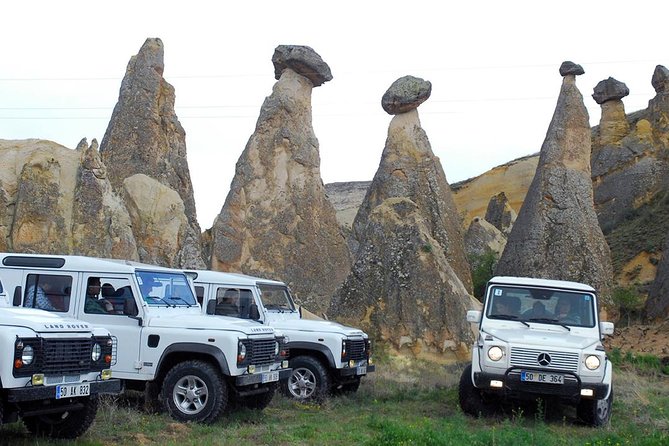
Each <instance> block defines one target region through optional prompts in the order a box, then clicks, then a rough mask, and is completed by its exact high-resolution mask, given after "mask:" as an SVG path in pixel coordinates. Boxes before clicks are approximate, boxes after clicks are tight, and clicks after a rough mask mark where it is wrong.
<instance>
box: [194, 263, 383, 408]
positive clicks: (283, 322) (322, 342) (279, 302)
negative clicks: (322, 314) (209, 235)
mask: <svg viewBox="0 0 669 446" xmlns="http://www.w3.org/2000/svg"><path fill="white" fill-rule="evenodd" d="M189 274H191V275H192V276H193V277H194V282H195V292H196V294H197V296H198V299H202V307H203V309H204V311H206V312H207V313H208V314H218V315H227V316H233V317H238V318H242V319H251V320H255V321H259V322H260V323H261V324H263V325H260V324H259V325H260V326H268V327H274V328H276V329H279V330H281V331H282V332H283V333H284V334H285V335H286V337H287V338H288V346H289V356H290V367H291V368H292V373H291V375H290V378H289V379H288V380H287V381H285V382H284V383H283V384H282V388H283V391H284V393H285V394H286V395H288V396H289V397H292V398H294V399H297V400H310V399H313V400H320V399H322V398H323V397H325V396H326V395H328V394H329V393H330V392H332V391H335V392H336V391H343V392H347V391H348V392H355V391H357V390H358V387H359V386H360V380H361V378H362V377H363V376H365V375H367V374H368V373H370V372H373V371H374V370H375V365H374V364H373V359H372V344H371V341H370V340H369V337H368V336H367V334H366V333H364V332H363V331H362V330H360V329H357V328H352V327H347V326H344V325H341V324H339V323H336V322H331V321H326V320H322V319H320V320H313V319H306V318H304V317H302V314H301V313H302V311H301V308H298V307H297V306H296V305H295V302H293V298H292V296H291V294H290V290H289V289H288V287H287V286H286V284H285V283H283V282H278V281H272V280H266V279H261V278H258V277H252V276H246V275H242V274H232V273H224V272H219V271H192V272H189Z"/></svg>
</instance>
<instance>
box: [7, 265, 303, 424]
mask: <svg viewBox="0 0 669 446" xmlns="http://www.w3.org/2000/svg"><path fill="white" fill-rule="evenodd" d="M0 259H1V260H2V262H1V263H2V265H1V266H0V268H1V270H2V274H3V277H6V278H7V279H8V283H11V284H12V285H13V286H14V287H15V289H14V290H13V293H14V300H13V304H14V305H15V306H24V307H26V306H27V307H41V308H43V309H47V310H49V311H53V312H56V313H59V314H63V315H68V316H71V317H76V318H78V319H81V320H84V321H86V322H89V323H91V324H95V325H99V326H103V327H106V328H108V329H109V331H110V332H111V334H112V337H113V339H114V345H115V346H116V351H115V353H114V355H113V360H112V364H111V366H112V370H113V373H114V377H116V378H121V379H122V380H124V382H125V384H126V387H127V388H129V389H133V390H140V391H145V396H146V398H147V402H150V403H153V402H155V401H156V400H157V399H160V400H162V402H163V405H164V407H165V408H166V410H167V411H168V412H169V414H170V415H171V416H172V417H173V418H175V419H176V420H179V421H197V422H203V423H211V422H214V421H215V420H216V419H217V418H218V417H219V416H220V415H221V414H222V413H223V412H224V411H225V410H226V409H227V408H228V407H230V406H231V405H232V403H237V404H240V405H244V406H248V407H251V408H259V409H260V408H264V407H265V406H266V405H267V404H268V403H269V401H271V399H272V396H273V395H274V391H275V389H276V387H277V383H278V381H279V380H281V379H287V378H288V376H289V375H290V369H288V360H287V359H285V358H282V357H281V351H282V350H284V349H283V348H282V344H283V337H280V338H279V337H277V336H276V335H275V332H274V330H273V329H272V328H271V327H267V326H262V325H258V324H257V323H253V322H251V321H243V320H240V319H234V318H224V317H218V318H212V317H208V316H205V315H202V312H201V310H200V307H199V305H198V304H197V301H196V299H195V295H194V293H193V288H192V284H191V283H190V281H189V280H188V278H187V276H186V275H185V274H184V273H183V272H182V271H179V270H173V269H168V268H161V267H158V266H152V265H146V264H141V263H137V262H129V261H124V260H110V259H97V258H91V257H81V256H52V255H30V254H0Z"/></svg>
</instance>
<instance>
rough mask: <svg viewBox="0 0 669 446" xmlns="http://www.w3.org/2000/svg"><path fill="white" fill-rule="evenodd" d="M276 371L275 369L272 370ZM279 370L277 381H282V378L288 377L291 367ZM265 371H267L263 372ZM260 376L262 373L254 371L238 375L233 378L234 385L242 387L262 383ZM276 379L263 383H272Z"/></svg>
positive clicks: (291, 371)
mask: <svg viewBox="0 0 669 446" xmlns="http://www.w3.org/2000/svg"><path fill="white" fill-rule="evenodd" d="M273 371H276V370H273ZM278 372H279V381H283V380H284V379H288V378H289V377H290V375H291V374H292V373H293V369H281V370H279V371H278ZM264 373H267V372H264ZM262 376H263V373H254V374H250V375H240V376H237V377H236V378H235V385H236V386H237V387H243V386H250V385H253V384H262ZM276 382H277V381H272V382H271V383H265V384H272V383H276Z"/></svg>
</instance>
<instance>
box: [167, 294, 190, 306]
mask: <svg viewBox="0 0 669 446" xmlns="http://www.w3.org/2000/svg"><path fill="white" fill-rule="evenodd" d="M170 300H180V301H181V302H183V303H185V304H186V306H187V307H188V308H190V307H192V305H191V304H190V303H189V302H188V301H187V300H186V299H184V298H183V297H179V296H172V297H170Z"/></svg>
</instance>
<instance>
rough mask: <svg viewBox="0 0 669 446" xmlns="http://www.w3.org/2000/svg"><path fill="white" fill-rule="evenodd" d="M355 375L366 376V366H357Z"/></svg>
mask: <svg viewBox="0 0 669 446" xmlns="http://www.w3.org/2000/svg"><path fill="white" fill-rule="evenodd" d="M355 374H356V375H366V374H367V366H366V365H359V366H358V368H357V369H356V371H355Z"/></svg>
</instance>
